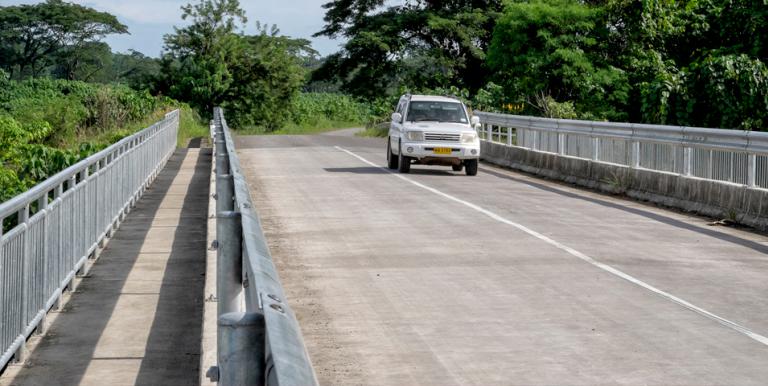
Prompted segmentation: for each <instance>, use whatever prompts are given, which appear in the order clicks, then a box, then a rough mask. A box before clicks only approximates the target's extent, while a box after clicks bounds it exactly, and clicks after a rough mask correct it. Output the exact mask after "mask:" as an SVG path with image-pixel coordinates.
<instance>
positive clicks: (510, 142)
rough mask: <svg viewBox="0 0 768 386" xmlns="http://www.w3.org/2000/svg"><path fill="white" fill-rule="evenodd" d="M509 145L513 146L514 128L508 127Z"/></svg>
mask: <svg viewBox="0 0 768 386" xmlns="http://www.w3.org/2000/svg"><path fill="white" fill-rule="evenodd" d="M507 146H512V128H511V127H507Z"/></svg>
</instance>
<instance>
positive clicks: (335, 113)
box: [290, 93, 370, 125]
mask: <svg viewBox="0 0 768 386" xmlns="http://www.w3.org/2000/svg"><path fill="white" fill-rule="evenodd" d="M369 115H370V107H369V106H368V105H367V104H365V103H361V102H358V101H356V100H355V99H353V98H352V97H350V96H348V95H343V94H332V93H301V94H299V95H298V96H297V97H296V98H295V99H294V100H293V103H291V112H290V119H291V121H292V122H293V123H295V124H297V125H305V124H312V123H314V122H315V121H316V120H318V119H321V118H324V119H327V120H329V121H335V122H365V120H366V119H368V116H369Z"/></svg>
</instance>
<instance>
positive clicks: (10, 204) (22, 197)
mask: <svg viewBox="0 0 768 386" xmlns="http://www.w3.org/2000/svg"><path fill="white" fill-rule="evenodd" d="M178 114H179V110H178V109H177V110H173V111H171V112H169V113H167V114H165V116H164V117H163V119H162V120H161V121H159V122H155V123H153V124H152V125H150V126H148V127H147V128H145V129H142V130H141V131H138V132H136V133H134V134H131V135H129V136H127V137H125V138H123V139H121V140H119V141H117V142H115V143H113V144H112V145H109V146H108V147H107V148H105V149H103V150H101V151H99V152H97V153H94V154H91V155H90V156H88V157H87V158H84V159H82V160H80V161H79V162H77V163H75V164H74V165H71V166H69V167H67V168H66V169H64V170H62V171H60V172H58V173H56V174H54V175H53V176H51V177H48V178H47V179H45V181H42V182H40V183H38V184H37V185H35V186H33V187H32V188H30V189H28V190H26V191H25V192H23V193H21V194H18V195H16V196H14V197H13V198H11V199H9V200H8V201H5V202H3V203H0V219H5V218H7V217H9V216H11V215H13V214H14V213H16V212H18V211H19V210H20V209H22V208H24V207H25V206H27V205H28V204H31V203H33V202H35V201H37V199H38V198H39V197H40V196H41V195H43V194H45V193H48V192H50V191H51V190H53V189H55V188H56V187H57V186H58V185H60V184H62V183H64V182H66V181H68V180H69V179H70V178H72V177H73V176H75V175H77V174H78V173H80V172H82V171H83V170H85V169H86V168H90V167H91V166H93V165H94V164H96V163H98V162H100V161H102V160H103V159H105V158H107V157H108V156H109V155H110V154H112V153H114V152H115V150H118V149H119V148H120V147H122V146H123V145H125V144H127V143H129V142H131V141H133V140H135V139H137V138H140V137H141V136H143V135H146V134H147V133H149V132H150V131H152V130H155V129H156V128H157V127H158V126H159V125H160V123H162V122H164V121H166V120H168V119H170V118H172V117H173V115H178ZM153 134H154V133H153Z"/></svg>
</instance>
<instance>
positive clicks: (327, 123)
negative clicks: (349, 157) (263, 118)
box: [232, 118, 364, 135]
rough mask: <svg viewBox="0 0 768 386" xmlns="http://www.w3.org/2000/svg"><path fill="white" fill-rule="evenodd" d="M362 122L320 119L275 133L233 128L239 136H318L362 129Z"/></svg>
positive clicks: (288, 125)
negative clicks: (350, 129)
mask: <svg viewBox="0 0 768 386" xmlns="http://www.w3.org/2000/svg"><path fill="white" fill-rule="evenodd" d="M362 126H364V124H363V123H360V122H340V121H331V120H328V119H324V118H320V119H318V120H317V121H315V122H314V123H312V124H301V125H299V124H296V123H293V122H291V123H289V124H287V125H285V126H284V127H283V128H281V129H279V130H274V131H267V130H266V129H264V128H263V127H260V126H248V127H244V128H242V129H241V128H232V129H234V130H235V132H236V133H237V134H238V135H306V134H318V133H324V132H328V131H333V130H339V129H348V128H351V127H362Z"/></svg>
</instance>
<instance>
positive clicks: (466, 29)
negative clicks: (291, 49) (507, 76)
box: [313, 0, 502, 97]
mask: <svg viewBox="0 0 768 386" xmlns="http://www.w3.org/2000/svg"><path fill="white" fill-rule="evenodd" d="M384 4H385V1H384V0H334V1H331V2H329V3H326V4H325V5H324V7H325V8H326V9H327V12H326V16H325V21H326V25H325V27H324V28H323V29H322V30H321V31H320V32H318V33H317V34H316V35H315V36H328V37H339V36H343V37H346V38H347V39H348V41H347V43H346V44H345V45H344V48H343V49H342V50H341V52H339V53H336V54H333V55H331V56H330V57H328V58H327V60H326V61H325V63H324V64H323V65H322V66H321V68H320V69H318V70H317V71H315V74H314V76H313V79H314V80H335V81H338V82H340V83H341V87H342V89H343V90H345V91H347V92H350V93H352V94H355V95H359V96H365V97H374V96H377V95H382V94H385V93H389V94H391V93H394V92H396V91H397V89H398V88H399V87H401V86H406V87H409V88H434V87H448V86H451V85H456V86H460V87H465V88H468V89H470V90H477V89H478V88H480V87H481V86H482V85H483V84H484V82H485V74H486V71H484V70H483V67H484V62H485V51H486V49H487V46H488V44H489V42H490V39H491V31H492V30H493V27H494V25H495V20H496V17H497V16H498V15H499V12H500V11H501V9H502V1H501V0H455V1H434V0H406V1H405V2H404V3H403V5H398V6H390V7H384Z"/></svg>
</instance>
